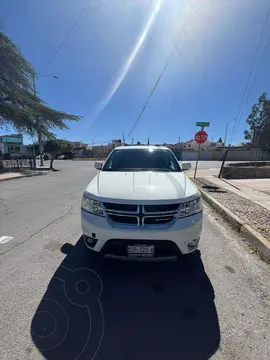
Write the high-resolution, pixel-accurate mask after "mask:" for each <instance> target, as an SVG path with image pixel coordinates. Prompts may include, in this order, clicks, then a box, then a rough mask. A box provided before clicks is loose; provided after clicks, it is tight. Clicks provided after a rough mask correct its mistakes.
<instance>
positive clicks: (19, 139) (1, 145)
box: [0, 134, 23, 156]
mask: <svg viewBox="0 0 270 360" xmlns="http://www.w3.org/2000/svg"><path fill="white" fill-rule="evenodd" d="M21 146H23V136H22V134H11V135H2V136H0V153H1V155H9V156H21V155H22V154H21Z"/></svg>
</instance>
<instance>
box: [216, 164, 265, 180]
mask: <svg viewBox="0 0 270 360" xmlns="http://www.w3.org/2000/svg"><path fill="white" fill-rule="evenodd" d="M221 177H223V178H225V179H252V178H259V179H263V178H270V166H261V167H254V166H245V167H236V166H226V167H224V168H223V170H222V174H221Z"/></svg>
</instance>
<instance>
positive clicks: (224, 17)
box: [0, 0, 270, 144]
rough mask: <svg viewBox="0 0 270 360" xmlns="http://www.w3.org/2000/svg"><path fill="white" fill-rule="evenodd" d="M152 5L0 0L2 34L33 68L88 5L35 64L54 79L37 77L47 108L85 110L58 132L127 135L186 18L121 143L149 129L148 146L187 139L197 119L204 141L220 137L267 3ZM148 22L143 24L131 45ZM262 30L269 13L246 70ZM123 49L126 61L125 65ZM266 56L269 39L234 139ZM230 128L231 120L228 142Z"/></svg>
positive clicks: (264, 73)
mask: <svg viewBox="0 0 270 360" xmlns="http://www.w3.org/2000/svg"><path fill="white" fill-rule="evenodd" d="M158 3H159V1H158V0H95V1H94V0H87V1H86V0H57V1H56V0H46V1H37V0H24V1H20V0H2V1H1V3H0V14H1V15H0V18H1V20H2V23H3V28H4V31H5V32H6V33H7V35H8V36H9V37H10V38H11V39H12V40H13V41H14V42H15V43H16V44H17V45H19V46H20V48H21V51H22V54H23V55H24V56H25V57H26V58H27V59H28V60H29V61H30V62H31V63H32V64H33V66H34V67H35V69H36V70H37V71H40V70H41V69H42V68H43V67H44V65H45V64H46V63H47V62H48V61H49V59H50V58H51V56H52V55H53V53H54V52H55V50H56V49H57V47H58V46H59V44H60V43H61V41H62V40H63V38H64V36H65V35H66V34H67V32H68V31H69V29H70V27H71V26H72V24H73V22H74V21H75V19H76V18H77V17H78V15H79V14H80V12H81V10H82V9H83V8H85V6H87V8H86V10H85V12H84V13H83V15H82V17H81V19H80V21H79V22H78V24H77V25H76V27H75V28H74V30H73V32H72V33H71V35H70V37H69V39H68V40H67V42H66V44H65V45H64V47H63V48H62V50H61V51H60V52H59V54H58V55H57V57H56V58H55V59H54V61H53V62H52V63H51V64H50V65H49V66H48V67H47V68H46V69H45V70H44V71H43V73H44V74H54V75H56V76H58V77H59V79H57V80H56V79H53V78H50V77H42V78H40V79H39V80H38V81H37V90H38V92H39V95H40V96H41V97H42V98H43V99H44V100H46V101H47V102H48V104H49V105H50V106H52V107H54V108H56V109H59V110H64V111H66V112H69V113H73V114H76V115H81V116H83V117H84V120H83V121H81V122H80V123H76V124H70V130H69V131H59V132H57V136H59V137H63V138H67V139H70V140H73V141H75V140H78V141H79V140H81V141H83V142H86V143H89V144H90V143H92V141H94V142H95V143H96V144H97V143H106V142H109V141H110V140H111V139H118V138H121V136H122V132H124V133H125V134H126V135H127V134H128V133H129V131H130V129H131V127H132V125H133V124H134V122H135V120H136V118H137V116H138V114H139V112H140V110H141V108H142V106H143V104H144V102H145V101H146V98H147V97H148V95H149V93H150V91H151V89H152V87H153V85H154V83H155V81H156V79H157V77H158V75H159V73H160V71H161V69H162V67H163V66H164V63H165V61H166V59H167V57H168V55H169V53H170V51H171V48H172V46H173V44H174V43H175V41H176V38H177V36H179V35H178V34H179V32H181V31H182V29H183V28H184V26H185V24H186V23H187V24H188V25H187V28H186V29H185V31H184V35H183V38H182V40H181V42H180V45H179V48H178V49H177V51H176V52H175V54H174V57H173V59H172V61H171V63H170V65H169V67H168V68H167V70H166V72H165V74H164V76H163V78H162V79H161V81H160V83H159V85H158V87H157V89H156V91H155V93H154V95H153V97H152V99H151V100H150V103H149V104H148V106H147V108H146V110H145V112H144V114H143V117H142V118H141V120H140V122H139V123H138V126H137V127H136V128H135V130H134V132H133V134H132V135H131V136H130V138H129V139H128V141H130V140H131V139H132V137H133V139H134V141H138V140H139V141H141V142H145V141H147V138H148V136H149V137H150V141H151V143H160V142H162V143H163V142H166V143H176V142H177V141H178V137H180V139H181V140H182V141H186V140H189V139H190V138H192V137H193V136H194V134H195V132H196V130H197V128H196V121H209V122H210V128H209V129H208V134H209V139H211V138H212V136H213V138H214V140H217V139H218V138H219V137H220V136H221V137H223V136H224V131H225V124H226V122H228V121H229V120H231V119H232V118H234V117H235V116H236V114H237V111H238V108H239V105H240V102H241V99H242V96H243V91H244V88H245V84H246V81H247V77H248V74H249V71H250V67H251V64H252V61H253V58H254V54H255V50H256V47H257V44H258V39H259V36H260V32H261V29H262V25H263V22H264V19H265V16H266V13H267V11H268V7H269V0H238V1H235V0H226V1H217V0H196V1H195V0H192V1H188V0H186V1H180V0H163V1H160V7H157V5H158ZM154 11H155V13H154V14H153V12H154ZM151 15H152V22H151V21H150V23H151V24H149V19H150V18H151ZM147 23H148V25H149V26H148V27H149V29H148V30H149V31H148V32H147V34H144V35H145V38H144V41H141V44H138V39H140V36H141V35H142V33H143V31H144V30H146V26H147ZM269 35H270V19H269V21H268V24H267V29H266V31H265V33H264V37H263V40H262V46H261V48H260V51H259V54H258V58H257V61H256V66H255V70H256V68H257V64H258V63H259V62H260V61H261V58H262V53H263V50H264V47H265V44H266V42H267V39H268V37H269ZM142 39H143V38H142V37H141V40H142ZM136 44H137V45H138V46H137V53H136V56H135V54H134V50H135V47H136ZM139 45H140V46H139ZM132 52H133V55H134V56H133V58H131V60H133V61H131V62H130V63H129V64H128V65H129V66H127V67H125V65H127V61H128V59H129V58H130V56H131V54H132ZM269 63H270V46H269V47H268V49H267V52H266V54H265V56H264V58H263V62H262V66H261V69H260V72H259V74H258V77H257V80H256V82H255V84H254V86H253V87H252V89H251V94H250V97H249V99H248V100H246V99H245V101H244V106H243V115H242V117H241V120H240V122H239V126H238V128H237V132H236V134H235V136H234V137H233V143H236V144H237V143H239V142H241V141H243V130H244V129H245V128H246V125H245V119H246V117H247V115H248V114H249V112H250V109H251V106H252V104H253V103H254V102H255V101H256V99H257V98H258V96H259V95H260V94H261V93H262V92H263V91H266V92H268V93H269V94H270V81H269V79H270V66H269ZM267 64H268V66H267ZM252 79H253V78H251V83H252ZM120 80H122V81H121V83H120V84H119V82H120ZM117 81H118V82H117ZM116 85H119V86H118V87H117V86H116ZM113 89H114V90H115V92H114V94H113V96H112V97H111V98H110V95H112V93H113ZM232 129H233V124H232V125H231V126H230V127H229V136H228V140H230V135H231V132H232ZM0 133H1V134H3V133H4V131H3V130H0ZM26 141H27V139H26Z"/></svg>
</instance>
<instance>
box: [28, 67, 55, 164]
mask: <svg viewBox="0 0 270 360" xmlns="http://www.w3.org/2000/svg"><path fill="white" fill-rule="evenodd" d="M41 76H50V77H53V78H54V79H58V76H55V75H52V74H45V75H35V74H34V75H33V90H34V96H35V101H36V110H38V106H37V99H36V98H37V90H36V79H37V78H40V77H41ZM35 120H36V125H37V128H36V132H37V137H38V146H39V153H40V166H43V164H44V163H43V145H42V135H41V131H40V127H39V114H38V112H37V114H36V115H35Z"/></svg>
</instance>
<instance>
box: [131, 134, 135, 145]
mask: <svg viewBox="0 0 270 360" xmlns="http://www.w3.org/2000/svg"><path fill="white" fill-rule="evenodd" d="M133 143H134V138H133V136H132V139H131V144H132V145H133Z"/></svg>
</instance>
